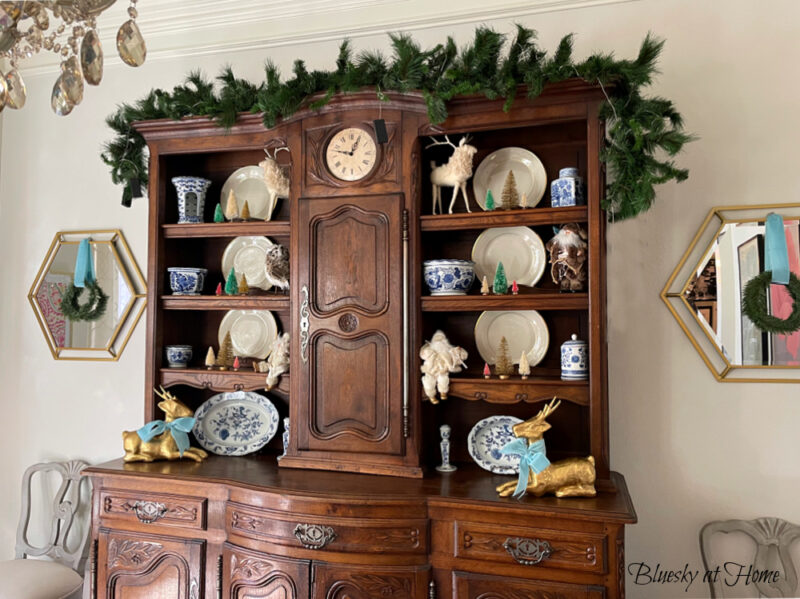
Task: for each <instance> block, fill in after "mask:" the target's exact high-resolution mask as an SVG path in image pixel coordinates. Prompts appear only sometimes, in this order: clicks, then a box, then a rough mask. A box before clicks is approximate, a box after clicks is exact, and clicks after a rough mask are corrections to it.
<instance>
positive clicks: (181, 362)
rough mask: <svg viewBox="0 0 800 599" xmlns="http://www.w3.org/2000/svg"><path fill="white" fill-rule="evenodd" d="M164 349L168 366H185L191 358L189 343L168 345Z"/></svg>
mask: <svg viewBox="0 0 800 599" xmlns="http://www.w3.org/2000/svg"><path fill="white" fill-rule="evenodd" d="M164 349H165V352H166V354H167V365H168V366H169V367H170V368H186V366H188V364H189V361H190V360H191V359H192V346H191V345H168V346H167V347H166V348H164Z"/></svg>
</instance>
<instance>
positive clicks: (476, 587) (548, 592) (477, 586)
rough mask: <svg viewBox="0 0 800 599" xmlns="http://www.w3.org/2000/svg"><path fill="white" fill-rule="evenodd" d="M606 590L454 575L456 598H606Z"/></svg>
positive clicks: (573, 585) (480, 575) (572, 585)
mask: <svg viewBox="0 0 800 599" xmlns="http://www.w3.org/2000/svg"><path fill="white" fill-rule="evenodd" d="M605 596H606V593H605V589H604V588H602V587H595V586H583V585H577V584H567V583H559V582H545V581H537V580H523V579H521V578H506V577H503V578H500V577H498V576H486V575H484V574H472V573H469V572H453V599H604V597H605Z"/></svg>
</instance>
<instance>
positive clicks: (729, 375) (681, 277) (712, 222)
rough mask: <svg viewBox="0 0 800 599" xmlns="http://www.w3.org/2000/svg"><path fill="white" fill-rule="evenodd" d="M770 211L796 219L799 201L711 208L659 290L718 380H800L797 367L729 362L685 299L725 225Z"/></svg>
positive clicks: (759, 217)
mask: <svg viewBox="0 0 800 599" xmlns="http://www.w3.org/2000/svg"><path fill="white" fill-rule="evenodd" d="M770 212H777V213H779V214H780V215H781V216H783V217H784V218H785V219H787V220H788V219H792V220H800V203H782V204H759V205H752V206H717V207H714V208H712V209H711V210H710V211H709V213H708V215H707V216H706V218H705V220H704V221H703V224H701V225H700V228H699V229H698V231H697V234H696V235H695V236H694V239H692V242H691V243H690V244H689V248H688V249H687V250H686V252H685V253H684V254H683V257H682V258H681V260H680V262H678V265H677V266H676V267H675V269H674V270H673V271H672V274H671V275H670V277H669V279H668V280H667V283H666V285H664V289H662V291H661V299H662V300H663V301H664V303H665V304H666V306H667V308H668V309H669V311H670V313H671V314H672V315H673V316H674V317H675V320H677V321H678V325H679V326H680V327H681V330H683V332H684V333H685V334H686V337H687V338H688V339H689V341H690V342H691V344H692V346H693V347H694V348H695V350H697V353H699V354H700V357H701V358H702V359H703V362H704V363H705V365H706V366H707V367H708V369H709V370H710V371H711V372H712V373H713V375H714V378H716V380H717V381H719V382H723V383H800V366H791V365H776V366H768V365H753V366H743V365H737V364H732V363H731V361H730V360H728V358H727V357H726V356H725V354H724V353H723V352H722V351H721V350H720V348H719V346H718V345H717V343H716V342H715V340H714V338H713V337H712V336H711V334H710V333H709V331H708V327H707V326H705V325H704V324H703V323H702V322H701V320H700V318H699V316H698V315H697V313H696V311H695V310H693V309H692V307H691V305H690V304H689V300H688V299H686V290H687V289H688V287H689V285H690V284H691V280H692V276H693V274H694V273H696V272H697V271H698V269H699V268H700V266H701V263H702V261H703V259H704V258H706V257H707V256H708V253H709V252H710V251H711V249H712V247H713V245H714V243H715V242H716V240H717V237H718V236H719V234H720V233H721V232H722V230H723V228H724V227H725V226H726V225H729V224H736V223H749V222H757V221H762V220H764V219H765V218H766V217H767V214H769V213H770Z"/></svg>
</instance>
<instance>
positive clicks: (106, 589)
mask: <svg viewBox="0 0 800 599" xmlns="http://www.w3.org/2000/svg"><path fill="white" fill-rule="evenodd" d="M204 548H205V542H204V541H201V540H197V539H176V538H172V537H162V536H158V535H141V534H136V533H123V532H118V531H111V530H107V529H101V530H100V535H99V538H98V585H97V586H98V599H201V598H202V597H203V588H202V584H203V554H204Z"/></svg>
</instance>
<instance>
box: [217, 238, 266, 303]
mask: <svg viewBox="0 0 800 599" xmlns="http://www.w3.org/2000/svg"><path fill="white" fill-rule="evenodd" d="M272 246H273V243H272V242H271V241H270V240H269V239H268V238H267V237H237V238H236V239H234V240H233V241H231V242H230V243H229V244H228V247H226V248H225V251H224V252H223V254H222V276H223V277H227V276H228V273H229V272H230V271H231V268H233V269H234V270H235V271H236V278H237V279H241V277H242V274H244V275H245V276H246V277H247V285H248V286H249V287H258V288H259V289H264V290H265V291H266V290H267V289H270V288H271V287H272V285H271V284H270V282H269V281H268V280H267V250H269V248H271V247H272Z"/></svg>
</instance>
